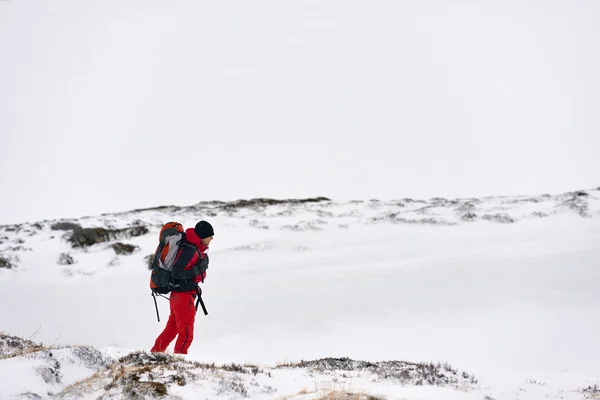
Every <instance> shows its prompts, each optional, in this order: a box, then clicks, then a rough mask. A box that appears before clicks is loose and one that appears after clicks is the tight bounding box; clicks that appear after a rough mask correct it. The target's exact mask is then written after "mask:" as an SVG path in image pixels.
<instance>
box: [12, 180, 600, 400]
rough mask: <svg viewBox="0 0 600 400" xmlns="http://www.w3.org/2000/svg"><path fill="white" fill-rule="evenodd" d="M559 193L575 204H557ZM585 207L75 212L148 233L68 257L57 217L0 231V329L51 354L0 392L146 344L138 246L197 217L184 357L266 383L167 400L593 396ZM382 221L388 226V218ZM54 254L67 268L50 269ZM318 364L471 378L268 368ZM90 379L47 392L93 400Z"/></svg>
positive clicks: (77, 377)
mask: <svg viewBox="0 0 600 400" xmlns="http://www.w3.org/2000/svg"><path fill="white" fill-rule="evenodd" d="M570 199H571V200H572V199H575V200H577V201H578V203H577V204H578V205H577V206H576V207H571V206H569V207H567V206H565V205H564V204H565V201H567V200H570ZM466 202H469V203H470V204H472V205H473V206H472V207H469V209H470V210H471V211H469V212H473V213H474V214H476V215H477V217H476V218H475V219H474V220H473V221H471V222H469V221H465V220H462V219H461V218H460V215H461V214H460V213H461V212H462V211H457V204H459V205H460V204H464V203H466ZM399 203H402V204H403V205H404V206H403V207H400V206H399V205H398V204H399ZM599 205H600V191H597V190H588V191H587V196H574V195H573V194H565V195H558V196H540V197H537V198H508V197H507V198H504V197H503V198H486V199H471V200H469V201H467V199H464V200H461V199H458V200H456V201H454V203H453V202H452V200H443V201H442V200H440V199H430V200H426V201H422V202H416V201H415V202H408V201H406V200H398V201H392V202H376V201H366V202H344V203H337V202H322V203H307V204H294V205H290V204H280V205H273V206H268V207H262V206H261V207H250V208H248V207H247V208H242V209H239V211H236V210H235V209H226V208H223V207H222V206H219V205H215V204H213V205H211V204H200V205H198V206H195V207H191V208H181V209H177V210H170V209H164V210H160V209H159V210H142V211H136V212H126V213H119V214H107V215H102V216H94V217H86V218H82V219H80V220H79V221H76V222H78V223H80V224H81V225H82V226H84V227H95V226H101V227H110V228H113V229H115V228H125V227H129V226H132V225H134V224H135V223H136V221H141V223H142V224H144V225H145V226H147V227H148V228H149V230H150V232H149V233H148V234H145V235H142V236H138V237H132V238H122V239H119V240H113V241H111V242H108V243H101V244H96V245H94V246H91V247H89V248H86V249H73V248H72V247H71V245H70V244H69V243H68V242H67V240H66V239H67V237H64V236H63V235H65V232H63V231H54V230H51V228H50V226H51V225H52V224H53V223H54V222H56V221H43V222H40V223H39V227H38V228H36V227H34V224H23V225H20V226H16V227H15V226H3V227H1V226H0V240H1V242H2V243H0V255H5V256H7V255H11V256H13V257H17V258H18V261H17V262H16V268H14V269H11V270H6V269H0V290H1V292H2V294H3V295H2V298H1V300H0V304H1V305H2V306H1V307H0V321H2V325H1V329H2V331H4V332H5V333H6V334H9V335H17V336H20V337H23V338H25V339H27V338H30V337H31V339H32V340H34V341H38V342H41V343H43V344H45V345H51V344H53V345H54V347H59V349H51V350H43V351H40V352H34V353H33V354H25V355H17V356H16V357H12V356H11V357H10V358H7V359H4V360H0V381H1V384H0V399H3V398H11V396H17V395H19V394H20V393H26V392H30V393H35V394H37V395H39V396H41V397H42V398H47V397H48V396H49V394H48V393H54V394H56V393H61V391H63V390H65V388H67V387H68V386H69V385H71V384H73V383H77V382H80V381H82V380H83V379H85V378H88V377H90V376H92V375H93V374H94V373H95V372H98V373H102V374H104V373H108V372H106V371H105V369H103V368H105V366H103V364H102V365H99V364H98V365H89V363H88V365H86V362H85V360H82V358H81V357H79V356H76V355H75V356H74V355H73V354H74V352H77V351H79V350H77V349H78V346H94V347H95V348H97V349H99V351H100V352H101V353H102V354H103V355H104V357H106V359H107V360H112V361H113V362H114V361H115V360H117V359H119V358H120V357H124V356H126V355H127V354H129V353H130V352H132V351H147V350H148V349H149V348H150V347H151V345H152V343H153V341H154V339H155V337H156V336H157V335H158V334H159V333H160V331H161V330H162V329H163V327H164V323H165V322H166V318H167V315H168V302H167V301H166V300H162V299H159V309H160V315H161V322H160V323H158V322H157V321H156V313H155V309H154V303H153V301H152V298H151V296H150V292H149V289H148V280H149V272H148V270H147V267H146V265H145V261H144V257H145V256H147V255H148V254H150V253H152V252H153V251H154V249H155V247H156V240H157V237H158V234H157V233H158V229H159V228H160V226H161V224H162V223H164V222H167V221H169V220H178V221H180V222H182V223H184V225H185V226H186V227H187V226H193V224H195V222H197V220H199V219H207V220H209V221H210V222H211V223H212V224H213V226H214V227H215V233H216V234H215V239H214V241H213V242H212V243H211V249H210V260H211V264H210V268H209V270H208V277H207V280H206V283H205V284H204V285H203V286H202V289H203V292H204V296H203V298H204V301H205V303H206V306H207V309H208V311H209V315H208V316H204V315H202V313H199V314H198V316H197V319H196V333H195V341H194V343H193V344H192V346H191V348H190V354H188V355H187V356H185V357H184V358H183V359H184V360H187V361H190V362H199V363H206V364H212V363H216V364H217V365H228V364H230V363H235V364H239V365H244V364H252V365H256V366H258V368H260V369H261V370H263V371H264V372H261V373H259V374H256V375H252V374H248V373H239V372H235V371H224V370H219V371H216V372H207V370H206V369H205V368H200V369H198V368H197V367H194V368H192V370H193V371H196V372H195V373H197V376H200V377H201V378H199V379H197V380H195V381H194V382H191V381H190V382H189V383H188V384H186V385H184V386H179V385H178V384H174V383H171V384H169V386H168V393H169V396H173V397H172V398H176V396H179V397H180V398H183V399H188V398H189V399H194V398H219V397H224V398H237V397H243V393H241V392H240V391H236V390H238V389H239V388H240V386H236V385H238V384H240V385H242V386H243V387H244V390H246V391H247V395H248V396H249V397H250V398H256V399H282V398H289V399H295V400H298V399H316V398H322V397H324V396H326V395H328V394H329V392H331V391H340V392H344V391H345V392H350V393H356V394H360V393H364V394H369V395H372V396H380V397H381V398H388V399H396V398H404V399H434V398H444V399H479V400H480V399H482V398H484V396H489V397H491V398H493V399H497V400H499V399H514V398H521V399H542V398H544V399H545V398H564V399H582V398H584V396H586V395H587V396H588V397H589V398H592V397H591V396H592V395H593V393H594V392H593V390H592V389H590V393H591V394H590V393H588V394H585V393H583V392H582V390H583V389H585V388H594V385H600V357H598V354H600V342H599V341H598V340H597V338H598V334H599V333H600V314H599V313H598V309H599V307H600V269H598V260H600V218H599V217H598V216H599V215H600V207H599ZM423 207H426V211H425V212H424V213H423V211H419V210H420V209H422V208H423ZM582 209H584V210H585V212H583V214H582V213H581V212H580V210H582ZM536 212H539V213H542V212H543V213H544V215H546V216H540V215H533V214H534V213H536ZM394 213H401V214H399V215H398V216H399V217H401V218H402V219H399V218H398V217H392V218H390V217H389V215H390V214H394ZM486 214H488V215H491V214H504V215H506V216H507V217H509V218H510V219H512V220H513V221H514V222H512V223H510V222H505V221H503V220H489V219H486V218H485V217H484V216H485V215H486ZM430 217H432V218H433V219H429V220H427V221H425V222H423V221H421V222H420V223H414V221H411V220H413V219H417V218H420V219H422V218H430ZM138 223H139V222H138ZM116 241H120V242H124V243H128V244H132V245H135V246H139V250H138V251H136V252H134V253H133V254H132V255H121V256H117V255H116V254H115V252H114V251H113V250H112V249H111V248H110V247H109V245H110V244H112V243H114V242H116ZM21 242H22V243H21ZM17 245H18V246H22V247H23V249H14V247H16V246H17ZM61 253H69V254H70V255H71V256H72V257H73V259H74V260H75V261H76V263H75V264H73V265H59V264H58V263H57V261H58V258H59V255H60V254H61ZM171 348H172V346H171ZM49 352H50V353H52V356H49V355H48V353H49ZM326 357H334V358H343V357H349V358H351V359H353V360H364V361H368V362H380V361H386V360H399V361H408V362H414V363H419V362H423V363H428V362H432V363H438V362H439V363H442V364H444V363H446V362H447V363H449V365H450V366H451V367H452V368H455V369H457V370H459V371H465V372H466V373H468V374H469V375H473V376H474V377H475V378H476V379H477V383H474V384H472V383H468V382H466V381H464V382H463V381H461V383H458V384H455V385H449V386H443V385H442V386H436V385H434V386H431V385H424V386H418V385H415V384H414V383H412V384H411V383H406V382H404V383H402V382H399V381H397V380H393V379H382V378H377V377H376V376H375V375H373V372H372V371H365V370H360V371H347V372H344V371H339V370H337V371H323V370H318V369H317V370H315V369H313V368H310V367H294V368H278V365H279V366H282V365H283V364H287V363H296V362H299V361H300V360H317V359H321V358H326ZM53 360H58V361H59V363H60V374H61V379H60V382H53V381H52V380H50V383H48V382H46V381H45V380H44V379H43V374H42V373H41V372H40V369H43V368H46V369H48V368H51V367H52V362H53ZM107 363H108V361H107ZM190 368H191V367H190ZM165 374H166V372H165ZM102 376H103V375H102ZM161 376H162V375H161ZM165 376H166V375H165ZM103 379H104V378H103ZM144 379H147V380H149V378H148V377H144V378H143V379H141V381H144ZM165 379H166V378H165ZM90 386H93V384H92V383H90ZM104 386H105V385H104ZM104 386H103V385H99V386H98V387H97V388H96V391H88V392H85V393H83V392H78V394H72V396H73V397H69V395H68V393H67V392H66V391H65V392H62V394H63V397H64V398H90V399H92V398H94V399H95V398H97V397H98V396H100V395H101V394H102V390H105V389H103V388H104ZM269 387H270V388H271V389H272V390H271V389H268V388H269ZM242 392H243V391H242ZM597 394H598V392H596V393H595V395H597ZM85 396H87V397H85ZM111 396H114V398H119V396H121V397H123V398H127V395H125V394H123V393H122V392H118V393H117V392H115V393H112V394H109V395H108V396H107V397H106V398H113V397H111Z"/></svg>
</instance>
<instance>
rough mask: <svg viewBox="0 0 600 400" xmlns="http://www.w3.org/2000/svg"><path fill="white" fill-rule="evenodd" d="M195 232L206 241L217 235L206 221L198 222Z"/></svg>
mask: <svg viewBox="0 0 600 400" xmlns="http://www.w3.org/2000/svg"><path fill="white" fill-rule="evenodd" d="M194 232H196V235H198V237H199V238H200V239H206V238H207V237H211V236H214V235H215V231H214V230H213V227H212V225H211V224H209V223H208V222H206V221H200V222H198V223H197V224H196V227H195V228H194Z"/></svg>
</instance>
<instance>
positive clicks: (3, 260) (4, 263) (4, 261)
mask: <svg viewBox="0 0 600 400" xmlns="http://www.w3.org/2000/svg"><path fill="white" fill-rule="evenodd" d="M14 267H15V265H14V264H13V263H12V261H11V260H10V259H9V258H8V257H5V256H3V255H2V254H0V268H6V269H13V268H14Z"/></svg>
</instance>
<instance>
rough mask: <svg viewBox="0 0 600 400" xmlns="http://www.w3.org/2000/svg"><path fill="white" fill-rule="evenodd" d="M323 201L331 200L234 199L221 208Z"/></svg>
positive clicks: (314, 198) (322, 198)
mask: <svg viewBox="0 0 600 400" xmlns="http://www.w3.org/2000/svg"><path fill="white" fill-rule="evenodd" d="M325 201H331V199H329V198H327V197H313V198H306V199H287V200H278V199H269V198H255V199H250V200H243V199H241V200H236V201H232V202H229V203H223V205H222V208H223V209H224V210H228V211H229V210H234V209H240V208H265V207H268V206H274V205H281V204H306V203H321V202H325Z"/></svg>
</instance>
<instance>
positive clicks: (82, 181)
mask: <svg viewBox="0 0 600 400" xmlns="http://www.w3.org/2000/svg"><path fill="white" fill-rule="evenodd" d="M598 21H600V1H594V0H590V1H574V0H565V1H549V0H540V1H521V0H519V1H517V0H514V1H507V0H502V1H486V2H481V1H461V2H458V1H441V0H437V1H433V0H430V1H418V2H416V1H391V0H390V1H368V2H367V1H361V2H358V1H349V0H343V1H341V0H330V1H323V0H314V1H304V0H302V1H299V0H297V1H293V2H292V1H276V0H271V1H251V2H250V1H242V0H236V1H218V2H217V1H213V2H206V1H198V0H190V1H153V0H139V1H138V0H103V1H92V0H70V1H66V0H62V1H61V0H53V1H42V0H35V1H34V0H9V1H6V0H0V134H1V139H2V153H1V154H2V155H1V159H0V187H1V193H2V195H1V196H0V224H2V223H13V222H22V221H33V220H40V219H46V218H48V219H50V218H59V217H77V216H82V215H89V214H98V213H102V212H112V211H125V210H129V209H132V208H139V207H146V206H158V205H164V204H178V205H188V204H193V203H195V202H197V201H200V200H214V199H220V200H231V199H237V198H249V197H259V196H261V197H262V196H270V197H306V196H329V197H332V198H334V199H340V200H344V199H350V198H353V199H370V198H381V199H389V198H399V197H432V196H445V197H455V196H480V195H495V194H498V195H500V194H537V193H545V192H562V191H568V190H574V189H583V188H589V187H596V186H599V185H600V156H599V152H600V73H599V72H598V71H600V24H599V23H598Z"/></svg>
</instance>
